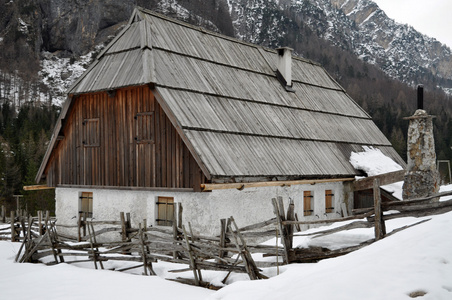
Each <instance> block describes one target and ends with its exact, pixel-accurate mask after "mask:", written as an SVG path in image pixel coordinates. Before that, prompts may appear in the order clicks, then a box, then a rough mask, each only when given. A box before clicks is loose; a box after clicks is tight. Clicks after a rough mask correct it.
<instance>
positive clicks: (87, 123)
mask: <svg viewBox="0 0 452 300" xmlns="http://www.w3.org/2000/svg"><path fill="white" fill-rule="evenodd" d="M83 145H84V146H85V147H99V146H100V130H99V118H95V119H84V120H83Z"/></svg>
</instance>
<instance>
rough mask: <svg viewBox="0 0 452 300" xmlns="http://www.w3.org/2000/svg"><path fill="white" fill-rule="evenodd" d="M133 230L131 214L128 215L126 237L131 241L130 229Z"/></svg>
mask: <svg viewBox="0 0 452 300" xmlns="http://www.w3.org/2000/svg"><path fill="white" fill-rule="evenodd" d="M130 228H132V221H131V220H130V213H126V236H127V239H129V229H130Z"/></svg>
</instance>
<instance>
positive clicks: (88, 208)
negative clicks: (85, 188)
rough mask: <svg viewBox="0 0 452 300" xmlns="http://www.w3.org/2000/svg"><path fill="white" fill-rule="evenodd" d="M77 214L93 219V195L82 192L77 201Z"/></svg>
mask: <svg viewBox="0 0 452 300" xmlns="http://www.w3.org/2000/svg"><path fill="white" fill-rule="evenodd" d="M79 213H85V214H86V217H88V218H92V217H93V193H92V192H82V193H81V194H80V201H79Z"/></svg>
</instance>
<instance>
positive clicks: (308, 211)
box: [303, 191, 314, 217]
mask: <svg viewBox="0 0 452 300" xmlns="http://www.w3.org/2000/svg"><path fill="white" fill-rule="evenodd" d="M308 203H309V205H307V204H308ZM312 215H314V193H313V191H303V216H305V217H306V216H312Z"/></svg>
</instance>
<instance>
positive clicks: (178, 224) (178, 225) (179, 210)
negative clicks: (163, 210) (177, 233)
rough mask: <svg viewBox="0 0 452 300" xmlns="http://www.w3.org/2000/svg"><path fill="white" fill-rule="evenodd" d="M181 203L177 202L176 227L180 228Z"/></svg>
mask: <svg viewBox="0 0 452 300" xmlns="http://www.w3.org/2000/svg"><path fill="white" fill-rule="evenodd" d="M182 211H183V208H182V203H180V202H179V203H178V204H177V227H178V228H180V229H182Z"/></svg>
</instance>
